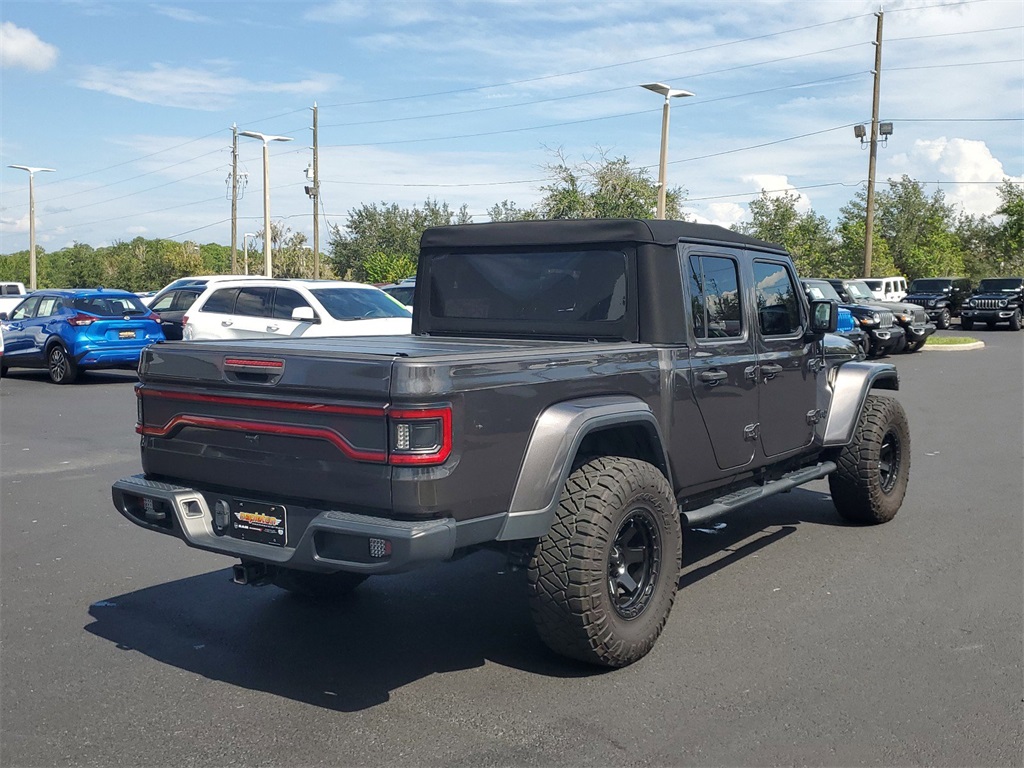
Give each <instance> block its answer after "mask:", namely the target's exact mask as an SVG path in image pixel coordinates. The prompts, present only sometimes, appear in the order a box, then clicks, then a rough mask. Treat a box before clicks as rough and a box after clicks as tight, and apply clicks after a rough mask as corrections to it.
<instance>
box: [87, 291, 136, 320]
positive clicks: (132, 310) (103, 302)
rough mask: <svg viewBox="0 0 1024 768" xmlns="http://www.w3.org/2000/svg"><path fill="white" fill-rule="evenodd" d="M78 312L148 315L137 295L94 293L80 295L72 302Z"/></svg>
mask: <svg viewBox="0 0 1024 768" xmlns="http://www.w3.org/2000/svg"><path fill="white" fill-rule="evenodd" d="M71 304H72V306H73V307H74V308H75V310H76V311H77V312H88V313H89V314H90V315H99V316H100V317H124V316H125V315H148V314H149V308H148V307H146V306H145V305H144V304H143V303H142V302H141V301H139V298H138V297H137V296H111V295H109V294H103V295H101V294H94V295H92V296H80V297H78V298H76V299H74V300H73V301H72V302H71Z"/></svg>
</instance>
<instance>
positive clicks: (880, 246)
mask: <svg viewBox="0 0 1024 768" xmlns="http://www.w3.org/2000/svg"><path fill="white" fill-rule="evenodd" d="M876 208H877V206H876ZM866 212H867V192H866V191H864V190H860V191H858V192H857V194H856V195H854V198H853V199H852V200H851V201H850V202H848V203H847V204H846V205H844V206H843V207H842V208H840V209H839V221H838V222H837V224H836V230H835V231H836V238H837V243H836V256H835V262H834V266H833V269H832V275H831V276H832V277H864V241H865V239H866V238H865V232H866V230H867V223H866ZM899 274H903V273H901V272H900V270H899V269H897V268H896V265H895V264H893V260H892V256H891V255H890V253H889V244H888V243H887V242H886V241H885V240H884V239H883V238H882V234H881V232H880V231H879V228H878V227H875V228H874V232H873V233H872V237H871V275H869V276H870V277H888V276H892V275H899Z"/></svg>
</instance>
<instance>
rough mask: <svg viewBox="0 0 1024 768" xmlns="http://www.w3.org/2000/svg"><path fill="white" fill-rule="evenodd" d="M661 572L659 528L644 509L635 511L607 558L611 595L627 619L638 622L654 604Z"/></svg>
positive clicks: (613, 542)
mask: <svg viewBox="0 0 1024 768" xmlns="http://www.w3.org/2000/svg"><path fill="white" fill-rule="evenodd" d="M660 570H661V546H660V544H659V537H658V527H657V525H656V523H655V522H654V520H653V519H652V518H651V514H650V512H648V511H647V510H645V509H636V510H633V511H632V513H631V514H630V516H629V517H627V518H626V519H625V520H624V521H623V523H622V525H621V526H619V530H618V532H617V533H616V534H615V539H614V540H613V541H612V547H611V552H610V553H609V556H608V595H609V596H610V597H611V601H612V607H614V608H615V612H616V613H617V614H619V616H621V617H622V618H624V619H627V620H630V619H635V618H636V617H637V616H639V615H640V614H641V613H643V612H644V609H646V608H647V606H648V604H649V603H650V602H651V596H652V595H653V594H654V583H655V582H656V581H657V579H658V573H659V571H660Z"/></svg>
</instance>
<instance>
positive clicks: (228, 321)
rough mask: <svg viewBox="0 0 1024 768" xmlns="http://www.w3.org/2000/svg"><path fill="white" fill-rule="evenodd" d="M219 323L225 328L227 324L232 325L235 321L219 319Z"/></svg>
mask: <svg viewBox="0 0 1024 768" xmlns="http://www.w3.org/2000/svg"><path fill="white" fill-rule="evenodd" d="M220 324H221V325H223V326H224V327H225V328H227V327H228V326H229V325H234V324H235V321H234V320H221V321H220Z"/></svg>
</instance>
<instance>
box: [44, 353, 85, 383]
mask: <svg viewBox="0 0 1024 768" xmlns="http://www.w3.org/2000/svg"><path fill="white" fill-rule="evenodd" d="M46 369H47V371H48V372H49V374H50V381H52V382H53V383H54V384H71V383H72V382H73V381H74V380H75V379H76V378H78V365H77V364H76V363H75V361H74V359H72V357H71V355H69V354H68V351H67V350H66V349H65V348H64V345H63V344H54V345H53V346H52V347H50V351H49V352H48V353H47V355H46Z"/></svg>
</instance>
